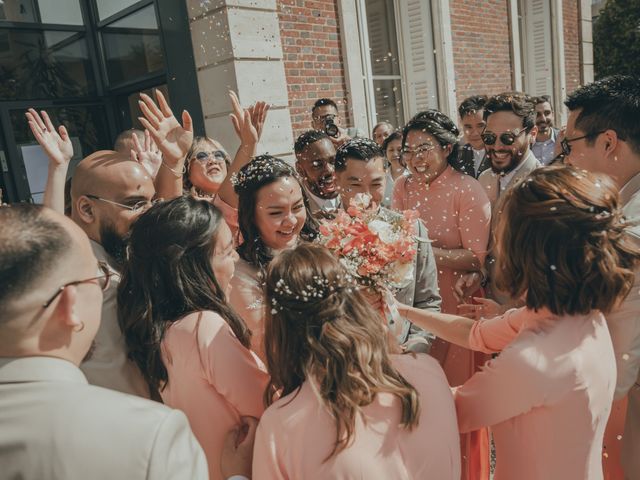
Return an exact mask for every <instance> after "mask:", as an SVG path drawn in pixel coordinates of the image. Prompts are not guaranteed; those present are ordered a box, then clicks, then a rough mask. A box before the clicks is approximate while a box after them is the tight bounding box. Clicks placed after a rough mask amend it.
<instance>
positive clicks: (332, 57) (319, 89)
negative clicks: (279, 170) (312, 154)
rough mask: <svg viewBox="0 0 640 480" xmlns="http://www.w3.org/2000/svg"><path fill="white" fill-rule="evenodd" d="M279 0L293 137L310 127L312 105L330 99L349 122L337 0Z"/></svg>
mask: <svg viewBox="0 0 640 480" xmlns="http://www.w3.org/2000/svg"><path fill="white" fill-rule="evenodd" d="M338 1H340V0H314V1H312V0H278V15H279V19H280V35H281V37H282V49H283V54H284V65H285V73H286V78H287V90H288V93H289V107H290V110H291V123H292V126H293V134H294V138H297V137H298V135H299V134H300V133H302V132H304V131H305V130H308V129H309V128H310V121H311V113H310V112H311V107H312V105H313V103H314V102H315V101H316V100H317V99H319V98H323V97H327V98H331V99H333V100H334V101H335V102H336V103H337V104H338V108H339V110H340V114H341V115H342V118H343V125H349V118H348V113H347V108H346V101H347V92H346V86H345V80H344V68H343V66H342V65H343V64H342V53H341V47H340V31H339V22H338V12H337V2H338Z"/></svg>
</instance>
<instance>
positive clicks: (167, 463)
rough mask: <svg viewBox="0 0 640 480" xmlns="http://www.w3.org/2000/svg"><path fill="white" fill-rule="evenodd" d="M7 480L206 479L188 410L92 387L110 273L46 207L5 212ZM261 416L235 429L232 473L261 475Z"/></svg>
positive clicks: (0, 321) (0, 281) (229, 459)
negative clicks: (241, 431)
mask: <svg viewBox="0 0 640 480" xmlns="http://www.w3.org/2000/svg"><path fill="white" fill-rule="evenodd" d="M0 225H2V228H0V285H2V289H0V311H1V312H2V314H1V315H0V425H2V428H0V478H2V479H5V478H24V479H41V478H48V479H72V478H91V479H111V478H118V479H130V480H135V479H140V480H143V479H149V478H152V479H184V480H187V479H189V480H192V479H194V480H204V479H207V478H208V468H207V462H206V459H205V456H204V453H203V451H202V448H201V447H200V445H199V443H198V441H197V440H196V438H195V437H194V436H193V433H192V432H191V429H190V428H189V423H188V421H187V418H186V417H185V415H184V414H183V413H182V412H180V411H178V410H172V409H170V408H168V407H166V406H164V405H162V404H160V403H157V402H152V401H149V400H146V399H143V398H136V397H133V396H131V395H125V394H122V393H120V392H115V391H112V390H107V389H104V388H99V387H96V386H93V385H89V384H88V383H87V379H86V378H85V376H84V375H83V374H82V372H81V371H80V369H78V365H79V364H80V362H81V361H82V360H83V359H84V358H86V357H87V355H88V354H89V352H90V351H91V346H92V343H93V341H94V337H95V335H96V332H97V331H98V329H99V326H100V314H101V307H102V299H103V292H104V290H105V289H107V288H108V286H109V283H110V277H111V273H110V271H109V270H108V268H105V267H104V266H101V265H100V264H99V263H98V261H97V259H96V257H95V255H94V254H93V251H92V247H91V245H90V243H89V239H88V238H87V236H86V234H85V233H84V232H83V231H82V230H81V229H80V228H79V227H78V226H77V225H76V224H75V223H74V222H72V221H71V220H69V219H68V218H66V217H64V216H63V215H61V214H59V213H56V212H54V211H53V210H50V209H48V208H45V207H42V206H40V205H32V204H17V205H12V206H7V207H3V208H0ZM255 423H257V422H250V423H249V426H250V428H249V432H248V434H247V435H246V437H247V438H245V439H244V440H241V441H238V440H240V439H239V438H238V436H237V434H235V432H233V431H232V432H230V433H229V435H228V436H227V438H226V440H225V448H224V449H223V452H222V457H221V459H220V470H221V473H222V477H223V478H225V479H229V478H230V477H232V476H233V475H236V474H243V475H244V476H237V477H233V478H234V479H245V480H246V477H248V476H249V475H250V472H251V466H250V463H251V451H252V449H253V446H252V443H253V442H252V439H253V435H254V434H255Z"/></svg>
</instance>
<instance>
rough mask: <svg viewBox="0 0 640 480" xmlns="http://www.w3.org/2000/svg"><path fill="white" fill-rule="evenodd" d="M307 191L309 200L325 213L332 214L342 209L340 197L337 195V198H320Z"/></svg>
mask: <svg viewBox="0 0 640 480" xmlns="http://www.w3.org/2000/svg"><path fill="white" fill-rule="evenodd" d="M305 190H306V192H307V196H308V197H309V199H310V200H311V201H312V203H314V204H315V205H317V206H318V208H319V209H321V210H323V211H325V212H331V211H333V210H337V209H338V208H340V195H337V196H336V197H335V198H320V197H318V196H316V195H314V194H313V193H312V192H311V190H309V189H308V188H306V189H305Z"/></svg>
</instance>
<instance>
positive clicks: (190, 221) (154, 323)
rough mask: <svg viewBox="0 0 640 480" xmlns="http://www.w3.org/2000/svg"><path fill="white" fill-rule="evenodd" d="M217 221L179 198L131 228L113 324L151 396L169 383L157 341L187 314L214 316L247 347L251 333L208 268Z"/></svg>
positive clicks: (214, 212) (214, 213) (197, 203)
mask: <svg viewBox="0 0 640 480" xmlns="http://www.w3.org/2000/svg"><path fill="white" fill-rule="evenodd" d="M222 222H224V219H223V217H222V214H221V213H220V211H219V210H218V209H217V208H215V207H214V206H213V205H211V203H210V202H207V201H206V200H198V199H195V198H193V197H191V196H183V197H178V198H175V199H173V200H171V201H168V202H161V203H158V204H157V205H154V206H153V207H151V208H150V209H149V210H148V211H147V212H145V213H144V214H143V215H142V216H140V218H138V220H137V221H136V222H135V223H134V225H133V227H132V229H131V236H130V239H129V247H128V261H127V263H126V266H125V269H124V272H123V274H122V281H121V282H120V286H119V288H118V320H119V323H120V327H121V329H122V331H123V332H124V336H125V340H126V343H127V350H128V354H129V357H130V358H131V359H132V360H133V361H135V363H136V364H137V365H138V367H139V368H140V370H141V372H142V374H143V376H144V378H145V379H146V381H147V382H148V384H149V386H150V388H151V389H152V392H158V391H160V390H162V389H163V388H164V387H165V386H166V383H167V381H168V375H167V369H166V367H165V365H164V363H163V361H162V356H161V343H162V339H163V338H164V335H165V333H166V331H167V329H168V328H169V327H170V326H171V324H172V323H173V322H175V321H177V320H179V319H181V318H183V317H184V316H186V315H188V314H190V313H193V312H201V311H206V310H209V311H213V312H216V313H218V314H219V315H220V316H221V317H222V318H224V320H226V322H227V323H228V324H229V326H230V327H231V330H232V331H233V333H234V334H235V336H236V337H237V338H238V340H239V341H240V343H242V345H244V346H245V347H247V348H249V340H250V338H251V332H250V331H249V329H248V328H247V326H246V325H245V323H244V321H243V320H242V318H241V317H240V316H238V315H237V314H236V313H235V312H234V311H233V310H232V309H231V308H230V307H229V306H228V304H227V301H226V299H225V294H224V292H223V290H222V289H221V288H220V285H219V284H218V281H217V280H216V276H215V273H214V271H213V267H212V265H211V258H212V257H213V251H214V247H215V243H216V238H217V233H218V228H219V226H220V225H222Z"/></svg>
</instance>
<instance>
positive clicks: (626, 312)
mask: <svg viewBox="0 0 640 480" xmlns="http://www.w3.org/2000/svg"><path fill="white" fill-rule="evenodd" d="M620 201H621V203H622V204H623V205H624V206H623V208H622V211H623V213H624V216H625V217H626V219H627V221H628V222H629V223H630V227H629V228H628V229H627V232H628V233H629V235H631V236H632V238H635V239H636V240H637V241H638V242H640V174H639V175H636V176H635V177H633V178H632V179H631V180H629V182H627V184H626V185H625V186H624V187H622V189H621V190H620ZM607 324H608V325H609V332H610V334H611V341H612V342H613V349H614V351H615V355H616V366H617V372H618V377H617V382H616V397H617V398H622V397H624V395H626V394H627V393H628V394H629V403H628V406H627V417H626V423H625V428H624V434H623V435H622V467H623V469H624V473H625V479H629V480H631V479H638V478H640V375H639V374H640V272H636V280H635V283H634V285H633V288H632V289H631V293H629V296H627V298H626V299H625V301H624V302H623V303H622V305H621V306H620V308H619V309H617V310H615V311H614V312H611V313H610V314H608V315H607Z"/></svg>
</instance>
